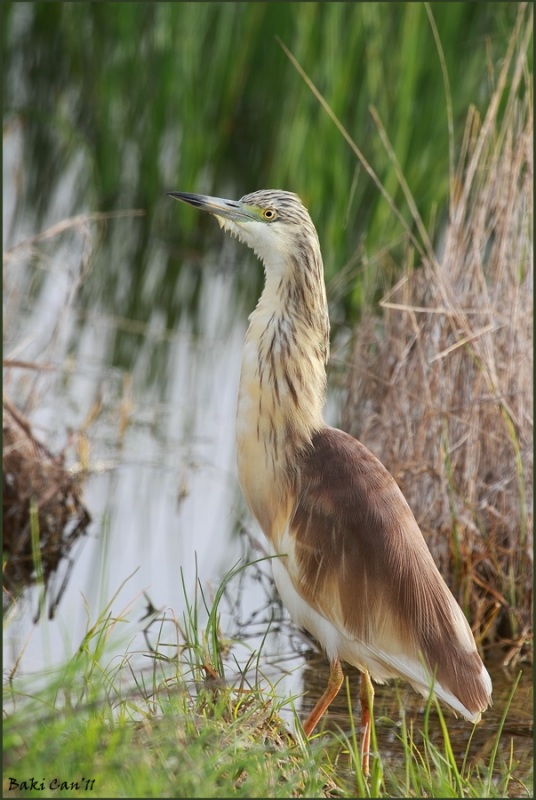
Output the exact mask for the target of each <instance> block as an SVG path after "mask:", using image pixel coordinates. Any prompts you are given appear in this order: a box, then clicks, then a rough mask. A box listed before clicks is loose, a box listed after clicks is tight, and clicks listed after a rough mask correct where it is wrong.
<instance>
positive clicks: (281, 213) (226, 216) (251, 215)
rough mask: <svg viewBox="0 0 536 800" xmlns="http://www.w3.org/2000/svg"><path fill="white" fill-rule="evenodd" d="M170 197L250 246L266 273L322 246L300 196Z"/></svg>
mask: <svg viewBox="0 0 536 800" xmlns="http://www.w3.org/2000/svg"><path fill="white" fill-rule="evenodd" d="M169 195H170V197H174V198H176V199H177V200H182V201H183V202H184V203H189V204H190V205H192V206H195V207H196V208H199V209H201V210H202V211H208V212H209V214H213V215H214V216H215V217H216V219H217V221H218V223H219V225H220V226H221V227H222V228H223V229H224V230H226V231H228V232H229V233H230V234H232V235H233V236H236V237H237V238H238V239H240V241H242V242H244V243H245V244H247V245H248V246H249V247H251V248H252V249H253V250H254V251H255V253H256V254H257V256H258V257H259V258H260V259H261V260H262V261H263V262H264V264H265V266H266V269H267V272H268V271H270V268H271V266H272V265H273V266H274V267H275V265H276V264H278V265H282V264H289V263H292V262H293V261H294V262H296V260H297V261H298V262H299V261H300V260H303V258H305V257H307V255H308V254H309V253H310V252H311V249H313V250H314V251H315V253H318V256H320V246H319V243H318V236H317V233H316V230H315V227H314V225H313V223H312V220H311V217H310V216H309V213H308V211H307V209H306V208H305V206H304V205H303V203H302V202H301V200H300V198H299V197H298V195H296V194H293V193H292V192H284V191H280V190H275V189H261V190H260V191H257V192H252V193H251V194H246V195H244V197H242V198H241V199H240V200H224V199H223V198H221V197H208V196H207V195H204V194H188V193H183V192H169Z"/></svg>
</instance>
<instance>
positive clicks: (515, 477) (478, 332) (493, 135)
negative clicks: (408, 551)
mask: <svg viewBox="0 0 536 800" xmlns="http://www.w3.org/2000/svg"><path fill="white" fill-rule="evenodd" d="M522 34H523V32H522V31H520V34H519V37H518V39H517V42H514V45H515V46H512V47H511V50H510V52H509V54H507V58H506V59H505V63H504V65H503V70H502V72H501V75H500V76H499V79H498V81H497V85H496V90H495V93H494V95H493V98H492V100H491V103H490V106H489V109H488V112H487V114H486V116H485V118H484V120H483V121H481V120H480V119H479V116H478V114H477V112H476V110H475V109H471V110H470V112H469V114H468V118H467V125H466V130H465V135H464V139H463V142H462V146H461V152H460V155H459V160H458V166H457V170H456V172H455V173H454V172H453V174H452V175H451V198H450V208H449V218H448V221H447V223H446V225H445V229H444V232H443V241H442V243H441V244H440V246H439V248H437V250H438V251H439V254H438V253H437V251H436V253H435V254H433V253H432V254H431V256H430V254H429V251H428V253H427V256H426V257H425V258H424V259H423V260H422V266H421V268H419V269H416V270H413V269H412V268H411V266H408V267H407V268H406V269H405V271H404V274H403V277H402V278H401V279H400V280H399V281H398V283H397V284H396V286H394V288H392V289H391V290H390V291H389V292H388V293H387V295H386V296H385V297H384V299H383V301H382V302H381V304H380V305H381V306H382V308H383V317H382V319H381V320H379V319H378V318H377V317H375V316H374V315H373V313H372V312H371V313H370V314H369V315H367V316H366V317H365V318H364V319H363V320H362V321H361V322H360V323H359V325H358V326H357V329H356V340H355V346H354V349H353V356H352V361H351V366H350V369H349V373H348V377H347V384H346V388H347V391H348V394H347V402H346V406H345V410H344V420H343V421H344V424H345V427H346V430H349V431H350V432H352V433H353V434H354V435H356V436H358V437H359V438H360V439H361V440H362V441H363V442H364V443H365V444H366V445H367V446H369V447H370V448H371V449H372V450H373V452H375V453H376V455H378V457H379V458H380V459H381V460H382V461H383V462H384V464H385V465H386V466H387V467H388V469H389V470H390V471H391V472H392V474H393V475H394V476H395V478H396V480H397V482H398V483H399V485H400V486H401V488H402V490H403V492H404V494H405V496H406V498H407V500H408V502H409V503H410V505H411V507H412V509H413V511H414V513H415V515H416V517H417V519H418V521H419V523H420V525H421V527H422V530H423V533H424V535H425V538H426V539H427V542H428V544H429V546H430V549H431V550H432V553H433V554H434V557H435V559H436V561H437V563H438V565H439V567H440V569H441V571H442V573H443V575H444V576H445V578H446V579H447V581H448V583H449V585H450V586H451V588H452V589H453V591H454V592H455V594H456V595H457V597H458V599H459V600H460V602H461V603H462V605H463V607H464V608H465V609H466V611H467V612H468V613H469V616H470V618H471V620H472V622H473V627H474V629H475V632H476V633H477V634H478V636H479V638H480V639H481V640H485V641H487V643H488V644H490V643H492V642H497V641H502V643H503V645H504V642H505V640H506V641H508V640H509V641H510V647H511V650H510V651H509V653H508V654H507V655H506V656H505V655H504V653H503V659H510V660H511V659H512V658H513V656H514V655H516V656H518V655H519V654H520V652H521V645H522V644H523V643H524V642H525V641H527V640H528V638H529V636H530V632H531V609H532V585H533V582H532V482H533V460H532V428H533V424H532V387H533V355H532V341H533V302H532V300H533V298H532V289H533V265H532V246H533V200H532V197H533V108H532V84H531V76H530V74H529V70H528V66H527V61H526V56H525V53H526V43H527V42H528V38H527V37H526V36H525V37H523V35H522ZM521 39H523V40H524V42H525V44H523V45H519V42H520V41H521ZM508 69H510V73H509V75H510V79H509V80H508V81H507V80H506V76H507V73H508ZM506 85H508V86H509V89H508V92H506V91H505V86H506ZM499 109H500V110H501V113H500V114H499ZM411 261H412V253H411V252H410V253H409V254H408V265H410V264H411Z"/></svg>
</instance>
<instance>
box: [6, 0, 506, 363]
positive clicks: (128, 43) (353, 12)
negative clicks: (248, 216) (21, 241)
mask: <svg viewBox="0 0 536 800" xmlns="http://www.w3.org/2000/svg"><path fill="white" fill-rule="evenodd" d="M518 10H519V4H517V3H511V2H503V3H431V4H430V5H429V11H430V12H431V14H432V15H433V17H434V19H435V23H436V25H437V29H438V32H439V36H440V39H441V44H442V47H443V50H444V54H445V60H446V66H447V70H448V76H449V81H450V90H451V94H452V106H453V116H454V130H455V144H456V147H459V145H460V142H461V137H462V132H463V127H464V124H465V118H466V114H467V110H468V107H469V105H470V104H471V103H473V104H475V105H476V106H477V108H479V109H482V110H484V109H485V108H486V106H487V103H488V100H489V96H490V93H491V91H492V89H493V81H494V74H495V69H496V67H497V63H498V60H499V59H500V58H501V57H502V55H503V54H504V51H505V48H506V46H507V41H508V37H509V35H510V33H511V30H512V27H513V25H514V21H515V18H516V15H517V13H518ZM2 22H3V24H2V37H3V50H4V71H3V96H4V136H5V133H6V130H9V129H10V128H11V127H12V126H19V128H20V131H21V136H22V148H23V153H22V159H21V163H22V169H21V170H20V175H19V181H18V189H17V197H16V211H15V214H14V216H13V218H12V219H11V220H10V221H9V225H8V229H7V231H6V230H5V231H4V236H5V242H4V244H5V246H6V245H7V246H10V245H12V244H14V243H15V241H16V239H17V230H18V228H17V225H18V222H19V221H20V219H21V218H22V217H24V220H25V230H34V232H35V231H38V230H40V229H42V228H43V227H44V226H46V225H49V224H51V223H53V222H57V221H58V218H59V217H60V216H61V215H62V214H63V215H65V216H68V215H72V214H76V213H81V212H93V211H112V210H118V209H125V208H142V209H144V210H145V212H146V216H145V217H143V218H134V219H131V220H129V221H127V222H124V223H123V224H122V225H121V227H120V230H121V235H120V240H119V237H116V236H114V235H113V234H112V233H111V232H109V234H108V235H107V236H106V237H105V239H104V241H103V244H102V247H101V250H100V257H99V259H98V262H97V265H96V267H95V268H94V269H93V270H92V272H91V274H90V275H89V276H88V279H87V281H86V285H85V288H84V292H83V297H82V302H84V303H86V304H87V303H94V302H98V303H99V304H103V305H104V306H105V307H107V308H109V309H113V311H114V313H116V314H120V315H122V316H124V317H128V318H133V319H146V318H147V317H148V315H149V312H150V311H151V310H154V309H155V308H159V309H161V311H162V313H163V315H164V316H165V319H166V324H167V326H168V327H170V328H172V327H173V326H174V325H175V323H176V321H177V317H178V315H180V314H181V313H182V311H183V310H185V309H187V310H188V311H189V312H194V313H195V311H196V305H197V303H198V300H199V296H200V292H199V286H200V282H201V280H202V272H201V270H200V268H199V263H198V255H199V254H200V253H201V251H202V249H203V248H205V249H206V239H207V237H209V236H211V237H212V236H213V237H214V239H215V237H217V236H218V235H219V234H218V233H217V229H216V226H214V223H213V222H212V221H211V220H210V219H208V218H205V217H204V216H203V215H199V214H195V213H194V212H191V211H189V210H187V209H183V208H181V209H180V213H179V209H178V207H177V205H176V204H174V203H172V202H171V201H170V200H169V199H168V198H167V197H166V196H165V192H166V191H167V190H182V191H194V192H203V193H209V194H216V195H219V196H228V197H232V198H238V197H240V196H241V195H243V194H245V193H247V192H250V191H253V190H255V189H259V188H270V187H272V188H284V189H288V190H291V191H295V192H297V193H298V194H300V195H301V197H302V199H303V200H304V202H305V204H306V205H307V206H308V207H309V209H310V212H311V214H312V217H313V219H314V220H315V222H316V224H317V227H318V229H319V234H320V240H321V243H322V244H323V251H324V260H325V267H326V276H327V279H328V281H329V280H330V279H332V278H333V276H334V275H335V274H336V273H337V271H338V270H340V269H342V268H343V267H345V266H346V267H348V266H349V267H352V266H353V267H355V269H354V270H353V271H352V270H351V269H350V270H349V273H350V275H351V279H350V281H342V282H340V283H338V284H336V286H338V289H337V290H335V289H334V291H333V292H332V293H331V297H330V301H331V304H332V307H333V308H334V312H333V313H334V319H335V320H337V319H347V320H348V319H349V318H355V316H356V314H358V313H359V307H360V304H361V302H362V301H363V292H362V287H363V286H364V285H365V286H369V287H372V291H373V292H374V290H380V289H381V287H382V284H383V286H384V285H385V282H389V281H391V280H392V279H393V276H396V271H397V269H398V268H399V267H400V266H401V264H400V259H401V258H402V253H403V252H404V249H403V247H404V245H405V243H406V241H405V238H404V234H403V231H402V228H401V226H400V225H399V223H397V222H396V220H395V218H394V217H393V215H392V213H391V211H390V210H389V208H388V205H387V203H386V202H385V200H384V199H383V198H382V197H381V195H380V194H379V192H378V190H377V188H376V187H375V186H374V185H373V183H372V181H371V180H370V178H369V177H368V176H367V175H366V173H365V172H364V171H363V170H362V168H361V167H360V166H359V164H358V163H357V161H356V157H355V155H354V154H353V153H352V151H351V150H350V148H349V146H348V145H347V144H346V142H345V141H344V140H343V138H342V136H341V135H340V133H339V132H338V131H337V129H336V127H335V126H334V124H333V122H332V121H331V120H330V119H329V118H328V116H327V114H326V113H325V112H324V111H323V110H322V109H321V107H320V106H319V103H318V101H317V100H316V99H315V98H314V96H313V95H312V93H311V92H310V90H309V89H308V88H307V86H306V85H305V83H304V81H303V80H302V78H301V77H300V76H299V75H298V73H297V72H296V70H295V69H294V67H293V66H292V65H291V63H290V62H289V60H288V58H287V57H286V56H285V54H284V53H283V51H282V49H281V47H280V46H279V44H278V43H277V41H276V37H280V39H281V40H282V41H283V42H284V43H285V44H286V45H287V47H288V48H289V49H290V51H291V52H292V53H293V54H294V56H295V57H296V58H297V60H298V61H299V63H300V64H301V65H302V67H303V69H304V70H305V71H306V72H307V74H308V75H309V76H310V77H311V79H312V80H313V81H314V83H315V84H316V86H317V87H318V89H319V90H320V92H321V93H322V94H323V96H324V97H325V99H326V100H327V102H328V103H329V105H330V106H331V108H332V109H333V111H334V112H335V113H336V114H337V115H338V117H339V119H340V120H341V122H342V123H343V125H344V126H345V127H346V128H347V130H348V132H349V133H350V135H351V136H352V137H353V139H354V141H355V143H356V144H357V145H358V146H359V148H360V149H361V150H362V151H363V153H364V155H365V156H366V158H367V159H368V160H369V162H370V163H371V164H372V166H373V168H374V170H375V171H376V173H377V174H378V176H379V178H380V180H381V181H382V182H383V183H384V185H385V186H386V188H387V189H388V190H389V191H390V192H392V194H393V196H394V199H395V202H396V203H397V204H398V205H399V207H400V209H401V210H402V212H403V213H405V214H406V217H407V219H408V220H409V214H408V213H406V211H405V205H404V202H403V198H402V197H401V194H400V192H399V191H397V186H396V181H395V180H394V173H393V171H392V166H391V165H390V163H389V159H388V157H387V155H386V153H385V149H384V147H383V145H382V144H381V142H380V138H379V135H378V133H377V130H376V128H375V126H374V124H373V121H372V117H371V114H370V111H369V107H370V106H373V107H375V108H376V109H377V111H378V114H379V116H380V118H381V120H382V122H383V125H384V126H385V129H386V131H387V134H388V136H389V138H390V140H391V142H392V144H393V147H394V150H395V153H396V156H397V158H398V160H399V162H400V164H401V167H402V170H403V172H404V174H405V176H406V179H407V181H408V183H409V186H410V188H411V190H412V192H413V194H414V197H415V199H416V201H417V205H418V207H419V210H420V212H421V214H422V216H423V219H424V221H425V224H430V223H431V221H432V220H437V222H436V229H437V228H438V227H439V226H440V223H441V219H442V218H444V214H445V212H446V203H447V196H448V176H449V143H448V129H447V101H446V93H445V86H444V81H443V77H442V72H441V64H440V58H439V55H438V51H437V47H436V44H435V41H434V35H433V31H432V28H431V24H430V21H429V18H428V14H427V9H426V6H425V4H424V3H194V2H191V3H72V4H71V3H53V2H52V3H48V2H47V3H44V2H43V3H4V4H2ZM66 183H68V184H69V188H70V191H69V192H68V193H67V192H66V191H65V185H66ZM248 257H249V258H250V260H249V261H248ZM252 259H253V256H248V255H247V254H245V253H242V255H241V258H240V260H241V262H243V263H244V265H246V267H247V268H244V269H240V270H239V273H238V275H237V297H238V298H243V299H244V303H245V306H246V307H247V306H249V307H251V305H252V303H254V302H255V295H256V294H257V292H258V291H259V288H260V285H261V281H262V275H261V271H260V270H258V269H250V268H249V266H250V265H251V263H252ZM363 265H365V266H363ZM149 273H151V278H150V279H149ZM181 273H184V274H182V279H181V281H180V287H181V289H180V292H177V291H176V287H177V281H178V279H179V277H180V274H181ZM125 282H126V284H127V285H128V291H126V290H125ZM118 336H119V340H118V342H117V343H116V344H117V347H116V353H115V358H116V360H117V361H118V362H119V363H123V362H124V360H125V358H126V357H127V352H126V351H125V352H122V348H121V340H120V339H121V335H120V334H118ZM127 362H128V358H127Z"/></svg>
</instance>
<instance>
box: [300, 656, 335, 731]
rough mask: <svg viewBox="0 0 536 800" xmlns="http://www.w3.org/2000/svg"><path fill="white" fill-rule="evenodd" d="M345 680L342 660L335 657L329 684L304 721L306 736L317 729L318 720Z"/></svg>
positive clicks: (330, 671) (331, 666)
mask: <svg viewBox="0 0 536 800" xmlns="http://www.w3.org/2000/svg"><path fill="white" fill-rule="evenodd" d="M343 680H344V675H343V674H342V667H341V662H340V661H339V659H338V658H337V659H335V661H332V662H331V665H330V670H329V678H328V685H327V688H326V691H325V692H324V694H323V695H322V697H321V698H320V700H319V701H318V702H317V704H316V705H315V707H314V708H313V710H312V711H311V713H310V714H309V716H308V717H307V719H306V720H305V722H304V723H303V731H304V733H305V735H306V736H310V735H311V733H312V732H313V730H314V729H315V727H316V725H317V723H318V720H319V719H320V717H321V716H322V714H323V713H324V712H325V710H326V709H327V707H328V706H329V704H330V703H331V702H332V700H333V699H334V698H335V697H336V696H337V694H338V693H339V689H340V688H341V686H342V682H343Z"/></svg>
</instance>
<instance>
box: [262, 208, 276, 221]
mask: <svg viewBox="0 0 536 800" xmlns="http://www.w3.org/2000/svg"><path fill="white" fill-rule="evenodd" d="M274 217H275V211H274V210H273V208H267V209H266V210H265V212H264V219H274Z"/></svg>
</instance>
